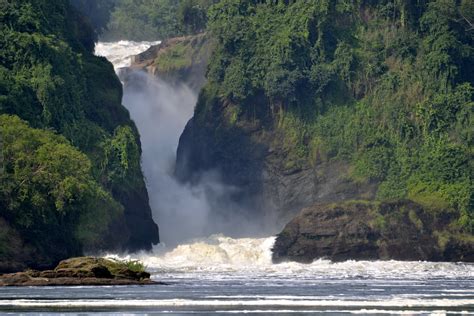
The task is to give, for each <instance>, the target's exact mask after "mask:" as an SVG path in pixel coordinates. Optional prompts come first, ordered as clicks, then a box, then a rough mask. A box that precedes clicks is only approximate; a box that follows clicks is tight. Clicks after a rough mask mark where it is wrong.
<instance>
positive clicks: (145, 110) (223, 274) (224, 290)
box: [0, 41, 474, 315]
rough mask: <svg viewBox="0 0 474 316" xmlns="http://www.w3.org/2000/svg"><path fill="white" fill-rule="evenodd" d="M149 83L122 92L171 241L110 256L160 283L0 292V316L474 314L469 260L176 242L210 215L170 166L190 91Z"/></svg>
mask: <svg viewBox="0 0 474 316" xmlns="http://www.w3.org/2000/svg"><path fill="white" fill-rule="evenodd" d="M152 44H154V43H151V42H141V43H136V42H129V41H121V42H116V43H99V44H98V46H97V49H96V53H97V54H98V55H102V56H105V57H107V58H108V59H109V60H110V61H111V62H112V63H113V64H114V66H115V67H116V69H117V70H118V69H119V68H120V67H125V66H127V65H129V56H131V55H134V54H137V53H139V52H141V51H144V50H145V49H147V48H148V47H149V46H150V45H152ZM143 75H144V76H146V75H145V74H143ZM140 80H143V78H141V79H140ZM147 80H148V81H147V82H148V83H147V85H148V88H146V89H144V90H143V91H138V92H137V91H129V90H130V89H128V88H127V87H126V88H125V90H124V104H125V106H126V107H127V108H128V109H129V110H130V113H131V116H132V118H133V119H134V120H135V122H136V123H137V127H138V129H139V131H140V134H141V138H142V147H143V157H142V160H143V171H144V173H145V177H146V180H147V187H148V191H149V192H150V201H151V205H152V208H153V211H154V214H153V215H154V217H155V219H156V221H157V222H158V223H159V224H160V233H161V237H162V240H164V241H165V243H167V244H168V245H171V244H173V242H174V244H178V246H169V247H166V246H164V245H159V246H157V247H155V249H154V251H153V253H139V254H132V255H121V256H118V255H109V256H110V257H114V258H122V259H139V260H141V261H142V262H144V263H145V265H146V266H147V270H148V271H150V272H151V273H152V279H153V280H156V281H161V282H165V283H167V285H150V286H104V287H97V286H94V287H88V286H85V287H43V288H35V287H28V288H16V287H12V288H0V314H2V313H23V314H41V315H49V314H81V315H84V314H89V313H99V314H129V315H132V314H156V315H161V314H172V315H229V314H248V315H294V314H298V315H313V314H331V315H349V314H373V315H386V314H405V315H446V314H464V315H474V265H472V264H461V263H459V264H457V263H430V262H399V261H373V262H369V261H347V262H341V263H332V262H330V261H326V260H317V261H315V262H313V263H312V264H299V263H282V264H278V265H275V264H272V262H271V247H272V246H273V243H274V239H275V238H274V237H268V238H231V237H226V236H224V235H222V234H217V235H212V236H210V237H207V238H201V239H192V240H191V241H188V242H185V241H182V240H181V241H179V242H177V241H178V238H180V237H183V236H184V237H186V238H187V239H189V238H192V237H193V236H199V235H202V233H203V231H204V230H203V229H202V228H203V226H204V225H205V224H206V223H208V222H209V220H210V219H209V218H206V214H207V208H208V203H207V201H206V197H205V196H204V195H203V194H202V192H201V190H199V188H197V189H196V188H190V187H183V186H182V185H180V184H179V183H177V182H176V181H175V180H174V179H173V177H172V172H171V170H172V168H173V161H174V159H175V152H176V146H177V143H178V139H179V135H180V133H181V132H182V130H183V128H184V125H185V124H186V122H187V120H188V119H189V118H190V117H191V116H192V112H193V107H194V103H195V102H196V96H195V95H193V92H192V91H191V90H190V89H187V88H186V87H169V86H167V85H166V84H165V83H163V82H161V81H159V80H155V79H154V78H148V79H147ZM213 185H215V183H213ZM231 224H232V225H235V226H238V225H239V223H235V224H234V223H231Z"/></svg>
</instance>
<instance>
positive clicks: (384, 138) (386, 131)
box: [176, 0, 474, 233]
mask: <svg viewBox="0 0 474 316" xmlns="http://www.w3.org/2000/svg"><path fill="white" fill-rule="evenodd" d="M209 17H210V21H209V33H210V34H211V36H212V37H213V38H214V39H215V40H216V48H215V52H214V55H213V56H212V58H211V63H210V66H209V69H208V74H207V77H208V84H207V85H206V86H205V87H204V89H203V91H202V92H201V95H200V98H199V101H198V104H197V107H196V110H195V114H194V117H193V119H192V120H191V121H190V122H189V123H188V125H187V127H186V129H185V131H184V133H183V135H182V137H181V140H180V145H179V149H178V161H177V169H176V174H177V176H178V177H179V178H180V179H181V180H182V181H198V179H199V177H200V176H202V174H204V173H205V172H207V171H209V170H218V171H220V173H221V174H222V175H223V178H224V180H225V181H226V182H227V183H228V184H230V185H233V186H235V187H237V188H239V189H240V190H238V191H236V193H235V196H234V198H235V199H236V200H238V201H242V202H244V201H245V202H246V203H248V207H247V208H246V209H248V212H249V213H251V214H252V215H253V216H255V218H259V217H262V218H263V217H264V216H267V215H268V214H267V213H269V212H270V213H272V214H275V216H274V217H275V218H277V221H279V224H280V225H281V224H282V223H285V222H287V221H288V220H289V218H291V216H292V215H293V214H295V213H296V212H298V211H299V210H300V209H301V208H302V207H305V206H309V205H311V204H313V203H321V202H339V201H342V200H351V199H364V200H378V201H389V200H400V199H410V200H413V201H415V202H417V203H419V204H420V205H422V206H423V207H424V208H426V209H427V210H433V211H435V210H449V211H450V212H453V213H454V214H455V216H453V217H452V218H451V225H453V227H456V229H457V230H459V231H465V232H469V233H472V231H473V229H474V226H473V225H474V220H473V219H474V214H473V209H474V204H473V203H474V195H473V192H474V190H473V182H472V175H473V165H472V162H473V159H472V153H473V138H472V135H473V134H472V133H473V126H474V124H473V121H472V112H473V105H474V103H473V84H474V75H473V74H474V31H473V29H472V21H473V20H474V7H473V5H472V2H471V1H454V0H451V1H450V0H435V1H395V2H394V1H356V2H349V1H343V0H340V1H325V0H321V1H238V0H223V1H221V2H220V3H219V4H217V5H215V6H214V7H213V8H212V9H211V12H210V13H209ZM265 214H266V215H265Z"/></svg>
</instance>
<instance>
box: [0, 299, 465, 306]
mask: <svg viewBox="0 0 474 316" xmlns="http://www.w3.org/2000/svg"><path fill="white" fill-rule="evenodd" d="M11 305H16V306H26V307H64V306H66V307H115V306H120V307H127V306H129V307H137V306H144V307H153V306H157V307H158V306H159V307H167V306H169V307H173V306H256V307H257V306H269V307H272V306H275V307H278V306H283V307H289V306H292V307H339V306H344V307H346V308H348V307H371V306H373V307H398V308H403V307H410V308H414V307H415V308H417V307H427V306H428V307H474V302H473V300H470V299H459V300H444V299H425V300H418V299H411V300H410V299H405V300H402V299H392V300H384V301H362V300H361V301H356V300H324V299H323V300H296V301H295V300H284V299H278V300H276V299H272V298H271V297H269V298H267V299H259V300H251V299H249V300H224V299H220V300H185V299H167V300H166V299H165V300H131V299H129V300H115V299H107V300H105V299H101V300H76V301H71V300H27V299H22V300H0V306H11Z"/></svg>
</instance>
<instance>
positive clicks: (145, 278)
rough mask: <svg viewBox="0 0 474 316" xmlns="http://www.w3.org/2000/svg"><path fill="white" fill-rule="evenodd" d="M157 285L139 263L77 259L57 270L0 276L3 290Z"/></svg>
mask: <svg viewBox="0 0 474 316" xmlns="http://www.w3.org/2000/svg"><path fill="white" fill-rule="evenodd" d="M130 284H157V282H153V281H151V280H150V274H149V273H148V272H145V271H144V270H143V266H141V265H140V264H137V263H136V262H133V261H132V262H124V261H118V260H112V259H105V258H95V257H78V258H71V259H67V260H63V261H61V262H60V263H59V264H58V265H57V267H56V268H55V269H54V270H45V271H35V270H27V271H25V272H18V273H10V274H4V275H0V286H67V285H130Z"/></svg>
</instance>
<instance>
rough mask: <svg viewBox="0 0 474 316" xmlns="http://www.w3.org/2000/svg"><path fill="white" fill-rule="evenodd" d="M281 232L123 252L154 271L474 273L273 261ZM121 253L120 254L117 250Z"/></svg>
mask: <svg viewBox="0 0 474 316" xmlns="http://www.w3.org/2000/svg"><path fill="white" fill-rule="evenodd" d="M274 241H275V237H268V238H238V239H234V238H230V237H226V236H224V235H213V236H210V237H208V238H202V239H195V240H193V241H191V242H188V243H185V244H182V245H179V246H177V247H176V248H174V249H170V250H167V249H166V248H164V247H157V248H155V250H154V252H153V253H152V254H149V253H140V254H135V255H128V256H124V257H121V258H128V259H131V258H133V259H138V260H141V261H142V262H143V263H144V264H145V265H146V266H147V267H148V268H149V269H150V270H151V271H154V272H157V273H158V272H161V273H163V272H176V271H186V272H214V273H217V272H222V273H228V272H232V273H234V274H235V273H237V274H239V273H242V274H244V275H245V274H253V275H257V274H258V275H260V274H261V275H265V276H272V275H278V277H280V278H286V277H288V278H292V277H295V276H297V277H298V278H299V279H302V278H305V277H307V278H311V279H314V278H319V277H321V278H328V277H329V278H357V277H358V278H392V279H393V278H395V279H406V278H410V279H411V278H420V279H423V278H445V279H453V278H474V265H472V264H464V263H446V262H421V261H412V262H406V261H394V260H390V261H353V260H349V261H345V262H336V263H334V262H331V261H329V260H323V259H320V260H315V261H314V262H313V263H312V264H301V263H296V262H286V263H281V264H273V263H272V261H271V248H272V247H273V244H274ZM113 257H119V256H113Z"/></svg>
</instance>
